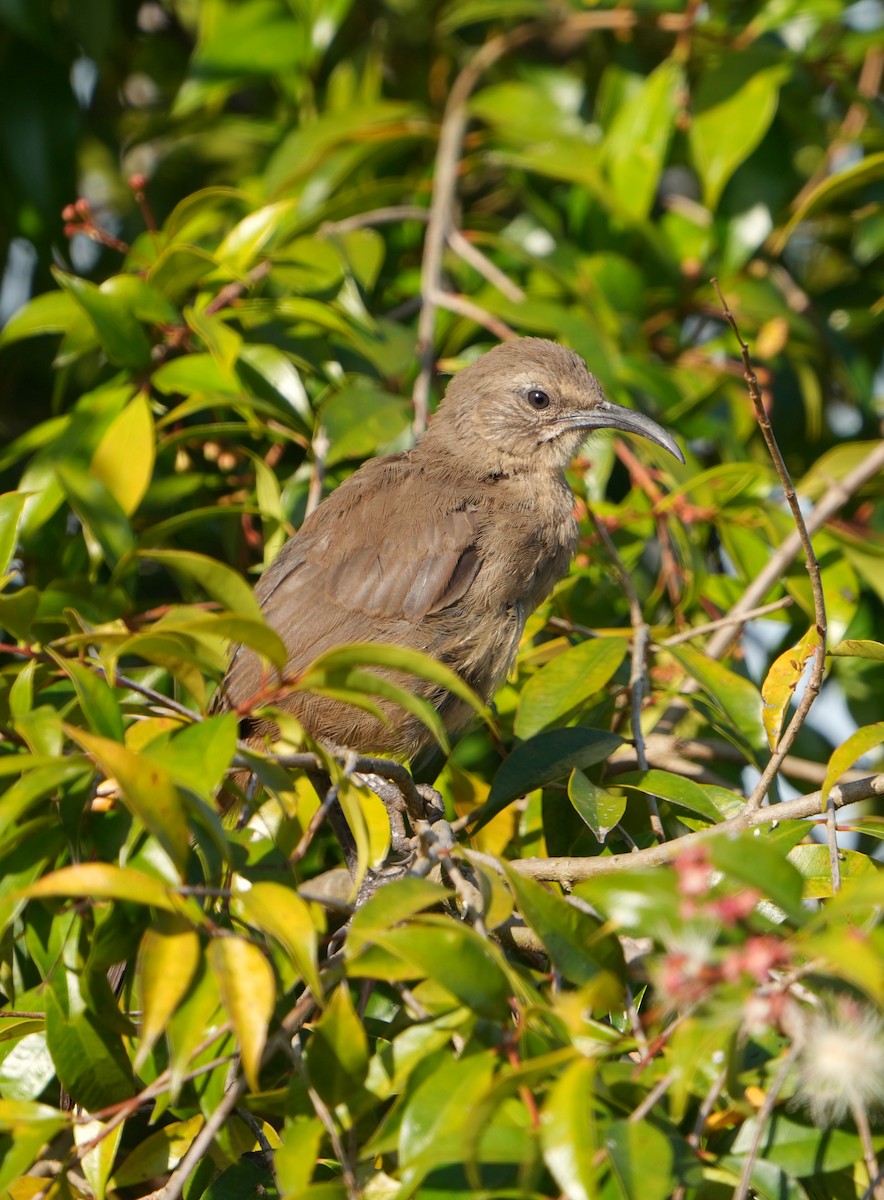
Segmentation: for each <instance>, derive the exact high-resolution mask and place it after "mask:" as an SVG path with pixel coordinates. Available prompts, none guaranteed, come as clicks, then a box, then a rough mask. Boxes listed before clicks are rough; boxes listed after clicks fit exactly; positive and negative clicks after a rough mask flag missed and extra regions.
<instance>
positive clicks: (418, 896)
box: [344, 876, 451, 958]
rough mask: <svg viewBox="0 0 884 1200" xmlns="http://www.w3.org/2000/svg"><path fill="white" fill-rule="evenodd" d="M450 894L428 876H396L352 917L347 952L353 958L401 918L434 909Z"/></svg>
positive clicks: (345, 946) (402, 919)
mask: <svg viewBox="0 0 884 1200" xmlns="http://www.w3.org/2000/svg"><path fill="white" fill-rule="evenodd" d="M450 895H451V893H450V892H449V891H448V889H447V888H444V887H442V885H441V884H438V883H432V882H431V881H430V880H429V879H419V878H417V877H413V876H408V877H406V878H405V879H395V880H393V882H392V883H388V884H387V885H386V886H385V887H382V888H379V889H378V891H376V892H375V894H374V895H373V896H372V897H371V899H370V900H368V901H367V902H366V903H365V904H363V905H362V906H361V907H360V908H359V909H357V911H356V913H355V914H354V916H353V920H352V922H351V923H350V932H349V933H348V935H347V941H346V943H345V945H344V954H345V955H346V956H347V957H348V958H353V957H354V956H355V955H357V954H358V953H359V951H360V950H361V949H362V948H363V946H365V945H367V944H369V943H371V942H372V941H374V939H375V937H376V936H377V935H378V934H384V933H386V932H387V931H388V930H389V929H392V928H393V926H394V925H398V924H399V922H400V921H405V920H407V919H408V918H409V917H412V916H414V914H415V913H418V912H421V911H423V909H425V908H432V907H433V906H434V905H436V904H441V903H442V902H443V901H444V900H447V899H448V898H449V896H450Z"/></svg>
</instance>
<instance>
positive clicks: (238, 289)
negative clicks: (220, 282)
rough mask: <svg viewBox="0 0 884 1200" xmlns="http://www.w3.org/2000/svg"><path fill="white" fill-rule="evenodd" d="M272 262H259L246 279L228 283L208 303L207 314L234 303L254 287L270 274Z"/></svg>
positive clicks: (266, 260)
mask: <svg viewBox="0 0 884 1200" xmlns="http://www.w3.org/2000/svg"><path fill="white" fill-rule="evenodd" d="M270 271H271V263H270V260H269V259H265V260H264V262H260V263H258V265H257V266H256V267H252V269H251V271H249V273H248V275H246V277H245V279H243V280H239V279H235V280H234V281H233V283H228V284H226V285H225V286H224V287H223V288H222V289H221V291H220V292H219V293H218V295H217V296H216V297H215V299H214V300H211V301H210V302H209V303H208V304H207V305H206V310H205V311H206V314H207V315H211V314H212V313H216V312H220V311H221V309H222V308H226V307H227V306H228V304H232V303H233V301H234V300H238V299H239V297H240V296H241V295H242V294H243V292H247V291H248V290H249V288H251V287H254V286H255V284H256V283H260V282H261V280H262V279H266V277H267V276H268V275H269V274H270Z"/></svg>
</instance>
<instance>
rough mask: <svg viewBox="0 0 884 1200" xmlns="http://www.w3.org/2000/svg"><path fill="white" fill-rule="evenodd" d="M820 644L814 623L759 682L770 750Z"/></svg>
mask: <svg viewBox="0 0 884 1200" xmlns="http://www.w3.org/2000/svg"><path fill="white" fill-rule="evenodd" d="M819 645H820V632H819V630H818V629H817V627H816V626H815V625H811V627H810V629H808V631H807V633H805V635H804V636H803V637H802V638H801V640H800V641H799V642H798V643H797V644H796V645H794V646H792V647H791V649H789V650H786V651H784V653H782V654H781V655H779V657H778V658H777V659H776V660H775V661H774V663H773V664H772V665H771V668H770V670H769V671H768V673H767V676H766V678H765V680H764V683H763V684H762V685H761V700H762V703H763V705H764V708H763V710H762V713H761V716H762V720H763V721H764V728H765V731H766V732H767V742H768V745H769V746H770V748H771V750H775V749H776V747H777V742H778V741H779V740H780V730H781V729H782V727H783V714H784V713H785V711H786V706H787V705H788V703H789V701H790V699H791V698H792V695H793V693H794V691H795V688H796V687H797V686H798V683H799V680H800V679H801V677H802V675H803V674H804V668H805V667H806V666H807V663H808V660H809V659H811V658H812V657H813V655H814V654H815V653H816V650H817V647H818V646H819Z"/></svg>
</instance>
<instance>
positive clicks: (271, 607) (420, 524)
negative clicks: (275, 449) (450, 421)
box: [256, 455, 480, 628]
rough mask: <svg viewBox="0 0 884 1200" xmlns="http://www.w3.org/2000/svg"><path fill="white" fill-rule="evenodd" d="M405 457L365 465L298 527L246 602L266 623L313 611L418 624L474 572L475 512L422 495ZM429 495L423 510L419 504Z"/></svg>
mask: <svg viewBox="0 0 884 1200" xmlns="http://www.w3.org/2000/svg"><path fill="white" fill-rule="evenodd" d="M423 484H424V480H423V479H422V477H421V472H420V469H419V467H416V466H415V465H414V464H413V463H412V462H411V461H410V459H409V456H407V455H402V456H399V455H396V456H392V457H391V458H388V459H381V460H376V461H374V462H371V463H369V464H367V466H365V467H363V468H362V469H361V470H360V471H358V472H357V473H356V474H355V475H353V476H351V478H350V479H348V480H347V482H346V483H344V484H342V485H341V486H340V487H339V488H338V489H337V490H336V491H335V492H333V493H332V495H331V496H330V497H329V498H328V499H327V500H325V501H324V502H323V504H322V505H321V506H320V507H319V508H318V509H317V510H316V512H315V513H313V514H312V515H311V517H310V518H309V519H308V520H307V521H305V523H304V525H303V527H302V529H301V531H300V533H298V534H297V536H296V537H294V538H292V539H291V540H290V541H289V542H288V543H287V544H286V545H285V546H284V547H283V550H282V551H281V552H280V554H279V556H278V557H277V559H276V560H275V561H274V562H273V563H272V564H271V566H270V567H269V569H268V570H267V571H266V572H265V573H264V575H263V577H262V579H261V581H260V583H259V584H258V587H257V589H256V594H257V597H258V600H259V602H260V604H261V606H262V608H264V610H265V613H266V615H267V617H268V619H269V620H270V623H271V624H272V625H276V626H277V628H279V627H280V626H282V625H283V624H284V622H282V621H281V620H280V617H281V615H282V614H286V615H288V614H291V617H290V618H289V619H290V620H294V621H297V620H298V617H299V615H300V616H301V617H302V618H303V616H304V614H305V612H309V613H310V614H311V618H310V624H313V623H314V622H316V623H317V624H319V623H321V621H322V608H321V606H322V605H323V604H331V605H332V606H334V607H335V608H337V609H338V610H339V611H340V610H345V611H347V612H350V613H354V614H356V613H361V614H364V615H365V616H366V617H369V618H372V619H375V620H380V621H383V620H401V619H405V620H407V621H412V622H416V621H421V620H422V619H423V618H424V617H426V616H428V615H429V614H430V613H434V612H438V611H440V610H441V609H444V608H447V607H449V606H450V605H452V604H455V603H456V602H457V601H458V600H460V599H461V598H462V597H463V596H464V594H465V593H466V591H467V590H468V588H469V587H470V585H471V584H472V582H473V580H474V579H475V578H476V575H477V574H478V571H479V567H480V558H479V554H478V552H477V549H476V537H477V531H478V514H477V512H476V511H475V509H474V508H473V507H471V506H470V505H469V504H464V503H463V500H462V499H461V506H460V507H454V506H453V505H452V504H450V503H448V502H447V498H446V497H445V496H444V495H440V494H439V493H438V490H435V489H426V488H425V487H424V486H423ZM428 494H429V498H430V499H429V502H428Z"/></svg>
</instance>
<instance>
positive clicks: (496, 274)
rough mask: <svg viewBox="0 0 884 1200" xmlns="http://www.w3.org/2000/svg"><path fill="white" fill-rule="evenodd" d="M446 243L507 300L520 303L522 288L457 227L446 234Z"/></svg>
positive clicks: (523, 297) (523, 296)
mask: <svg viewBox="0 0 884 1200" xmlns="http://www.w3.org/2000/svg"><path fill="white" fill-rule="evenodd" d="M448 245H449V247H450V248H451V249H452V250H453V251H454V253H455V254H456V255H457V256H458V258H462V259H463V260H464V262H465V263H467V264H468V265H469V266H471V267H472V268H473V269H474V270H475V271H478V272H479V274H480V275H481V276H482V277H483V279H487V280H488V282H489V283H490V284H491V286H492V287H496V288H497V290H498V291H499V292H501V293H502V295H504V296H506V298H507V300H512V302H513V303H514V304H520V303H521V302H522V301H523V300H524V299H525V293H524V291H523V290H522V288H520V287H519V285H518V284H516V283H513V281H512V280H511V279H510V277H509V275H507V274H506V273H505V272H504V271H501V269H500V267H499V266H497V264H496V263H493V262H492V261H491V259H490V258H488V257H487V255H485V254H483V253H482V251H481V250H480V249H479V247H478V246H476V245H474V244H473V242H470V241H467V239H466V238H465V237H464V235H463V234H462V233H461V232H460V230H459V229H452V230H451V232H450V233H449V235H448Z"/></svg>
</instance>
